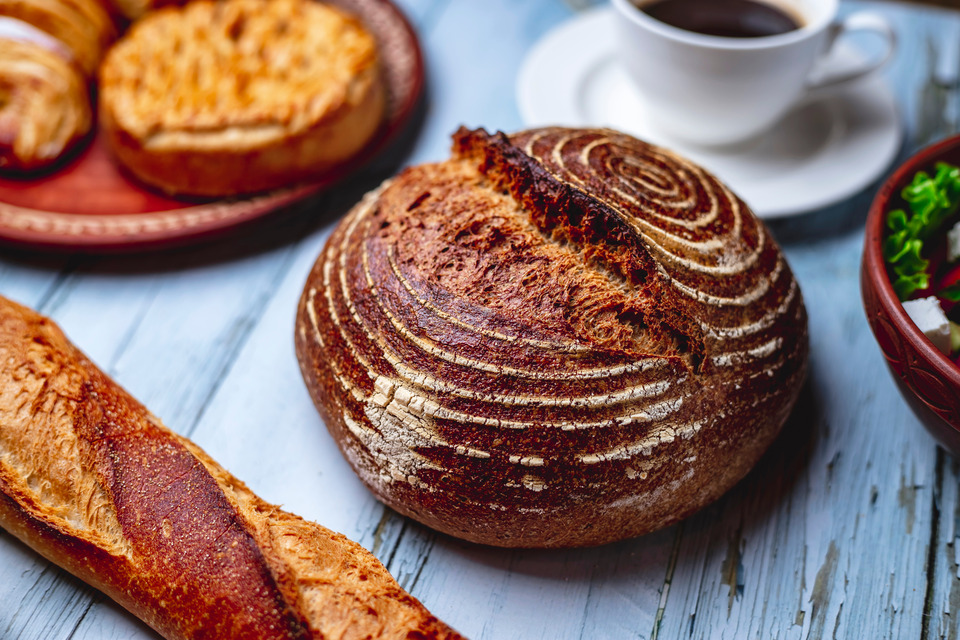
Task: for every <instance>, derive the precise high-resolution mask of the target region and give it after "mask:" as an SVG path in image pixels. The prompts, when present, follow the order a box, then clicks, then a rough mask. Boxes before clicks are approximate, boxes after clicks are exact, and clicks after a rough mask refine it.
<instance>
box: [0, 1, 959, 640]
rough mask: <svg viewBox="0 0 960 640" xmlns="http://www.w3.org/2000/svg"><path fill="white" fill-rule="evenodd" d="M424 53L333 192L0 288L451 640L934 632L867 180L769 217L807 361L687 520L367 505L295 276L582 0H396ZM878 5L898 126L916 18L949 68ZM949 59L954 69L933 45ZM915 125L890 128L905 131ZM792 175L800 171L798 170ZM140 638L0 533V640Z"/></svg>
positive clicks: (934, 22)
mask: <svg viewBox="0 0 960 640" xmlns="http://www.w3.org/2000/svg"><path fill="white" fill-rule="evenodd" d="M400 4H401V5H402V6H403V7H404V8H405V9H406V11H407V12H408V14H409V16H410V18H411V20H412V21H413V22H414V24H415V25H416V27H417V29H418V30H419V33H420V35H421V38H422V42H423V46H424V49H425V53H426V57H427V62H428V69H429V87H428V101H427V106H426V109H425V114H424V121H423V125H422V127H421V128H420V130H419V131H418V132H417V135H416V136H415V137H412V138H411V140H410V142H409V145H408V146H407V147H406V148H404V149H402V150H401V151H400V152H399V153H397V154H394V155H395V157H393V158H383V159H381V160H380V161H378V162H377V165H376V166H374V167H371V168H370V169H368V170H367V171H365V172H364V173H363V175H361V176H358V177H357V178H355V179H352V180H351V181H350V182H349V183H348V184H346V185H344V186H343V187H342V188H340V189H338V190H336V191H335V192H331V193H328V194H326V195H323V196H321V197H318V198H316V199H314V200H312V201H311V202H309V203H307V204H306V205H304V206H303V207H301V208H300V210H299V211H298V212H297V213H296V215H287V216H280V217H278V218H277V219H276V225H275V228H273V229H271V231H270V232H268V233H262V232H259V233H257V234H255V237H251V236H250V235H247V236H240V237H237V238H233V239H231V240H230V242H229V243H223V244H221V245H215V246H212V247H211V246H207V247H203V248H198V249H191V250H182V251H177V252H172V253H164V254H158V255H141V256H135V257H128V258H97V257H76V256H60V257H37V256H30V255H25V254H14V253H10V252H6V251H5V252H4V253H3V254H0V293H2V294H3V295H6V296H9V297H12V298H14V299H16V300H18V301H20V302H22V303H25V304H27V305H30V306H32V307H34V308H37V309H39V310H40V311H42V312H44V313H46V314H49V315H51V316H53V317H54V318H55V319H56V320H57V321H58V322H59V323H60V324H61V325H62V326H63V327H64V329H65V330H66V331H67V333H68V334H69V335H70V336H71V337H72V338H73V340H74V341H75V342H76V343H77V344H78V345H79V346H80V347H81V348H82V349H84V350H85V351H86V352H87V353H88V354H89V355H90V356H91V357H92V358H93V359H94V360H95V361H96V362H98V363H99V364H100V365H101V367H103V368H104V369H105V370H107V371H108V372H109V373H110V374H111V375H112V376H114V377H115V378H116V379H117V380H119V381H120V383H121V384H123V385H124V386H126V387H127V388H128V389H129V390H130V391H131V392H133V393H134V395H136V396H137V397H139V398H140V399H141V400H142V401H143V402H144V403H145V404H146V405H147V406H149V407H150V408H151V409H152V410H153V411H154V412H155V413H156V414H158V415H159V416H161V417H162V418H163V419H164V421H165V422H166V423H167V424H168V425H170V426H171V427H173V428H174V429H176V430H178V431H179V432H181V433H184V434H186V435H188V436H190V437H191V438H193V439H194V440H196V441H197V442H198V443H199V444H200V445H201V446H202V447H204V448H205V449H206V450H207V451H208V452H209V453H210V454H211V455H212V456H213V457H214V458H215V459H217V460H218V461H219V462H221V463H222V464H223V465H224V466H226V467H227V468H228V469H230V470H231V471H232V472H233V473H234V474H236V475H237V476H238V477H240V478H242V479H244V480H245V481H246V482H247V483H248V484H249V485H250V486H251V487H252V488H253V489H254V490H255V491H256V492H258V493H259V494H260V495H261V496H263V497H264V498H266V499H267V500H270V501H272V502H275V503H281V504H283V505H284V506H285V507H286V508H288V509H290V510H292V511H294V512H296V513H299V514H301V515H303V516H305V517H307V518H309V519H313V520H316V521H318V522H320V523H322V524H324V525H326V526H328V527H330V528H333V529H336V530H339V531H341V532H343V533H345V534H346V535H348V536H350V537H351V538H353V539H355V540H358V541H359V542H361V543H362V544H364V545H365V546H367V547H368V548H370V549H371V550H372V551H373V552H374V553H375V554H376V555H377V556H378V557H379V558H380V559H381V560H382V561H383V562H384V563H385V564H386V565H387V567H388V568H389V569H390V571H392V572H393V574H394V575H395V576H396V577H397V578H398V579H399V581H400V582H401V584H402V585H403V586H404V587H406V588H407V589H409V590H410V591H411V592H412V593H413V594H414V595H415V596H416V597H418V598H419V599H421V600H422V601H423V602H424V603H425V604H426V605H427V606H428V607H429V608H430V609H431V610H432V611H433V612H434V613H436V614H437V615H438V616H439V617H441V618H443V619H444V620H446V621H447V622H449V623H450V624H451V625H452V626H454V627H456V628H457V629H459V630H460V631H461V632H463V633H464V634H465V635H467V636H469V637H471V638H474V639H489V640H493V639H518V640H534V639H543V640H563V639H569V638H612V639H619V638H643V639H653V638H665V639H674V638H737V639H753V638H762V639H767V638H778V639H782V640H787V639H801V638H802V639H807V638H811V639H812V638H865V639H872V638H910V639H923V640H929V639H933V638H957V637H958V636H960V563H958V561H960V540H958V537H960V530H958V526H957V525H958V522H960V491H958V483H960V465H958V463H957V461H955V460H953V459H952V458H951V457H950V456H948V455H946V454H945V453H944V452H943V451H942V450H940V449H938V448H937V446H936V445H935V444H934V442H933V440H932V439H931V438H930V437H929V436H928V435H927V434H926V432H924V431H923V430H922V429H921V427H920V426H919V424H918V423H917V422H916V420H915V419H914V417H913V416H912V415H911V414H910V413H909V411H908V409H907V407H906V405H905V404H904V403H903V401H902V400H901V398H900V397H899V395H898V394H897V391H896V389H895V387H894V385H893V383H892V381H891V380H890V378H889V376H888V374H887V372H886V370H885V368H884V365H883V361H882V359H881V356H880V352H879V350H878V349H877V347H876V346H875V344H874V341H873V338H872V336H871V334H870V331H869V329H868V327H867V324H866V321H865V319H864V316H863V313H862V311H861V305H860V295H859V287H858V268H859V262H860V252H861V242H862V225H863V221H864V216H865V213H866V209H867V206H868V203H869V201H870V199H871V197H872V190H873V188H871V189H869V190H867V191H866V192H864V193H862V194H860V195H858V196H856V197H854V198H852V199H850V200H848V201H846V202H843V203H841V204H838V205H836V206H832V207H830V208H828V209H825V210H821V211H816V212H812V213H809V214H807V215H803V216H798V217H795V218H791V219H788V220H783V221H778V222H777V223H776V224H773V225H772V227H773V230H774V232H775V234H776V235H777V237H778V238H779V240H780V241H781V243H782V244H783V245H784V247H785V249H786V252H787V254H788V258H789V260H790V263H791V265H792V266H793V269H794V271H795V272H796V274H797V277H798V279H799V281H800V284H801V287H802V289H803V293H804V296H805V299H806V302H807V308H808V311H809V315H810V335H811V367H810V379H809V383H808V385H807V388H806V391H805V393H804V395H803V397H802V399H801V402H800V405H799V406H798V408H797V410H796V412H795V415H794V418H793V419H792V421H791V422H790V424H789V425H788V426H787V428H786V429H785V431H784V433H783V435H782V437H781V438H780V439H779V441H778V442H777V443H776V445H775V446H774V447H773V449H772V450H771V451H770V452H769V454H768V455H767V456H766V457H765V458H764V459H763V460H762V461H761V463H760V464H759V466H758V468H757V469H756V470H755V471H754V472H753V473H751V474H750V475H749V476H748V477H747V478H746V479H745V480H744V481H743V482H741V483H740V484H739V485H738V486H737V487H736V488H734V489H733V490H732V491H731V492H730V493H729V494H728V495H727V496H726V497H724V498H723V499H721V500H720V501H719V502H717V503H716V504H714V505H713V506H711V507H709V508H707V509H706V510H705V511H703V512H701V513H700V514H698V515H696V516H694V517H692V518H691V519H689V520H687V521H686V522H683V523H682V524H679V525H677V526H674V527H671V528H669V529H667V530H664V531H660V532H658V533H654V534H652V535H649V536H646V537H644V538H640V539H635V540H629V541H625V542H621V543H618V544H613V545H609V546H606V547H602V548H595V549H585V550H574V551H565V552H549V553H548V552H531V551H504V550H498V549H489V548H479V547H476V546H471V545H468V544H465V543H461V542H458V541H456V540H453V539H450V538H447V537H444V536H441V535H437V534H434V533H432V532H431V531H429V530H426V529H424V528H423V527H421V526H419V525H417V524H415V523H413V522H410V521H407V520H405V519H403V518H401V517H399V516H397V515H396V514H394V513H392V512H390V511H388V510H386V509H384V507H382V506H381V505H380V504H379V503H377V502H376V501H375V500H374V499H373V498H372V497H371V496H370V495H369V494H368V493H367V492H366V490H365V489H364V488H363V487H362V486H361V485H360V482H359V481H358V480H357V479H356V477H355V476H354V475H353V473H352V472H351V471H350V469H349V468H348V467H347V465H346V463H345V462H344V461H343V459H342V458H341V457H340V454H339V453H338V451H337V449H336V447H335V446H334V444H333V442H332V441H331V439H330V437H329V436H328V435H327V433H326V430H325V428H324V427H323V424H322V423H321V421H320V419H319V417H318V416H317V413H316V411H315V410H314V408H313V406H312V404H311V403H310V400H309V398H308V396H307V393H306V391H305V389H304V386H303V384H302V382H301V379H300V374H299V372H298V370H297V365H296V361H295V358H294V353H293V318H294V310H295V307H296V302H297V299H298V296H299V294H300V290H301V287H302V285H303V282H304V280H305V278H306V275H307V271H308V269H309V268H310V266H311V264H312V262H313V261H314V259H315V257H316V255H317V254H318V252H319V251H320V248H321V246H322V244H323V242H324V239H325V238H326V236H327V234H328V233H329V231H330V228H331V225H332V224H333V222H334V221H335V220H336V219H337V218H338V217H339V216H340V215H342V214H343V213H344V212H345V211H346V210H347V209H348V208H349V207H350V205H352V204H353V203H354V202H355V201H356V200H357V199H358V198H359V195H360V194H361V193H363V192H364V191H365V190H367V189H369V188H371V187H372V186H374V185H375V184H377V183H378V181H379V180H380V179H382V178H383V177H385V176H386V175H388V174H390V173H392V172H393V171H394V170H395V168H396V166H397V165H403V164H412V163H418V162H424V161H430V160H438V159H442V158H444V157H446V155H447V148H448V145H449V134H450V133H451V132H452V131H453V130H454V129H456V128H457V127H458V126H459V125H460V124H461V123H463V124H467V125H471V126H481V125H482V126H484V127H487V128H489V129H503V130H507V131H509V130H513V129H517V128H520V127H521V126H522V123H521V122H520V118H519V115H518V113H517V110H516V107H515V104H514V81H515V77H516V74H517V71H518V68H519V66H520V64H521V61H522V60H523V57H524V53H525V51H526V50H527V49H528V47H529V46H530V45H531V44H532V43H534V42H535V41H536V40H537V39H538V38H539V37H540V36H541V35H543V34H544V33H546V32H547V31H548V30H549V29H550V28H551V27H553V26H555V25H556V24H558V23H560V22H561V21H563V20H565V19H567V18H568V17H570V16H571V15H572V14H573V12H574V11H575V10H577V9H580V8H583V7H584V5H586V4H589V3H588V2H584V1H581V2H578V3H576V6H575V5H574V3H573V2H570V4H564V3H562V2H561V1H560V0H525V1H524V2H516V1H514V0H487V1H485V2H475V1H471V0H401V2H400ZM863 7H868V8H873V9H876V10H877V11H880V12H881V13H883V14H885V15H886V16H888V17H889V18H891V19H892V20H893V22H894V23H895V24H896V26H897V29H898V31H899V33H900V38H901V46H900V50H899V52H898V54H897V57H896V59H895V60H894V61H893V63H892V64H891V65H890V66H889V67H888V68H887V70H886V75H887V78H888V79H889V81H890V83H891V84H892V86H893V87H895V92H896V95H897V98H898V101H899V105H900V108H901V110H902V115H903V118H904V122H905V124H906V126H907V130H908V136H911V135H912V133H913V132H914V131H915V126H914V116H915V113H916V110H917V102H918V98H917V96H918V94H919V92H920V90H921V87H922V84H923V82H924V80H925V71H926V56H927V47H926V40H925V39H926V38H927V36H928V35H929V36H930V37H931V38H933V39H934V41H935V42H938V43H940V45H941V48H945V49H946V50H947V53H950V52H952V53H951V54H950V55H949V56H948V57H947V62H946V63H945V69H946V70H948V71H949V70H951V69H952V70H956V69H957V67H958V65H960V52H958V48H960V13H954V12H951V11H949V10H943V9H932V8H921V7H919V6H917V5H902V4H898V3H890V2H873V3H871V2H849V3H844V6H843V10H844V11H849V10H853V9H858V8H863ZM951 62H952V65H951ZM915 144H916V142H915V139H914V138H912V137H908V142H907V148H906V149H905V150H904V153H906V151H909V150H910V148H912V147H913V146H914V145H915ZM811 188H815V185H811ZM151 637H154V636H153V635H152V632H151V631H150V630H149V629H148V628H147V627H145V626H144V625H142V624H141V623H140V622H138V621H137V620H136V619H134V618H132V617H131V616H129V615H127V614H126V613H125V612H124V611H122V610H121V609H119V608H118V607H117V606H115V605H113V604H112V603H111V602H110V601H108V600H106V599H105V598H104V597H103V596H101V595H100V594H98V593H97V592H95V591H93V590H92V589H90V588H88V587H86V586H85V585H84V584H82V583H80V582H78V581H77V580H75V579H74V578H72V577H71V576H69V575H67V574H66V573H64V572H63V571H61V570H59V569H58V568H56V567H54V566H51V565H50V564H48V563H47V562H45V561H44V560H42V559H39V558H38V557H37V556H36V555H34V554H33V553H32V552H31V551H29V550H28V549H27V548H26V547H24V546H23V545H21V544H19V543H18V542H17V541H15V540H14V539H13V538H11V537H10V536H9V535H7V534H6V533H3V532H2V531H0V638H4V639H7V638H10V639H13V638H22V639H24V640H34V639H37V640H39V639H42V640H50V639H59V638H76V639H83V638H89V639H97V640H99V639H109V640H112V639H116V638H151Z"/></svg>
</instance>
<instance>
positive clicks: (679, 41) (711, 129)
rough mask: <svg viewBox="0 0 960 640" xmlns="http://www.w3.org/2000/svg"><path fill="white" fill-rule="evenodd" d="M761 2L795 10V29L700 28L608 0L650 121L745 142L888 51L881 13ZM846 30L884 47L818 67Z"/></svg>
mask: <svg viewBox="0 0 960 640" xmlns="http://www.w3.org/2000/svg"><path fill="white" fill-rule="evenodd" d="M653 1H654V0H638V3H639V4H640V5H641V6H642V5H644V4H649V3H651V2H653ZM767 1H768V2H769V4H772V5H774V6H777V7H779V8H782V9H785V10H786V11H787V12H788V13H789V14H790V15H795V16H797V17H798V18H800V19H801V26H800V28H799V29H796V30H794V31H789V32H787V33H782V34H779V35H772V36H761V37H756V38H732V37H719V36H712V35H704V34H701V33H696V32H693V31H686V30H683V29H679V28H677V27H673V26H671V25H668V24H666V23H664V22H661V21H659V20H657V19H655V18H653V17H651V16H649V15H647V14H646V13H644V12H643V11H641V10H640V9H639V8H638V6H637V5H635V4H633V3H631V2H630V0H612V2H613V6H614V8H615V14H616V16H617V18H616V22H617V31H618V33H617V36H618V38H619V53H620V57H621V60H622V62H623V63H624V65H625V67H626V69H627V71H628V72H629V74H630V77H631V78H632V79H633V81H634V83H635V84H636V86H637V88H638V89H639V91H640V93H641V94H642V96H643V99H644V103H645V106H646V107H647V109H646V112H645V116H646V117H649V119H650V121H651V124H652V125H653V126H655V127H657V128H658V129H659V130H661V131H662V132H664V133H665V134H667V135H669V136H673V137H675V138H679V139H681V140H683V141H685V142H689V143H694V144H701V145H707V146H717V145H730V144H734V143H738V142H743V141H745V140H748V139H750V138H753V137H755V136H758V135H759V134H761V133H763V132H764V131H766V130H768V129H770V128H771V127H772V126H773V125H774V124H776V122H777V121H778V120H780V118H782V117H783V116H784V115H785V114H786V112H787V111H789V109H790V107H792V106H793V105H795V104H797V103H798V102H799V101H800V99H801V98H803V97H804V96H806V95H808V94H810V93H811V92H813V91H817V90H820V89H823V88H825V87H831V86H835V85H838V84H841V83H846V82H850V81H852V80H855V79H857V78H860V77H862V76H864V75H867V74H868V73H871V72H872V71H874V70H876V69H877V68H879V67H880V66H881V65H883V63H884V62H886V60H887V59H889V57H890V56H891V55H892V54H893V51H894V48H895V44H896V38H895V34H894V31H893V29H892V28H891V26H890V24H889V23H888V22H887V21H886V20H885V19H884V18H882V17H881V16H879V15H876V14H873V13H868V12H858V13H854V14H852V15H850V16H848V17H846V18H843V19H841V20H837V17H836V16H837V2H838V0H767ZM853 31H871V32H875V33H877V34H879V35H880V36H881V37H882V38H883V39H884V40H885V44H886V47H885V53H884V55H883V56H881V57H880V58H879V59H877V60H873V61H869V62H864V63H862V64H860V65H858V66H856V67H855V68H846V69H844V70H842V71H837V72H835V73H824V69H823V68H821V67H822V65H818V63H822V62H823V60H824V59H825V58H826V56H827V55H828V54H829V52H830V49H831V48H832V47H833V46H834V44H835V43H836V42H837V40H838V38H840V37H841V36H842V35H843V34H845V33H848V32H853Z"/></svg>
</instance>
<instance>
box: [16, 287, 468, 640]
mask: <svg viewBox="0 0 960 640" xmlns="http://www.w3.org/2000/svg"><path fill="white" fill-rule="evenodd" d="M0 526H3V528H5V529H6V530H8V531H9V532H10V533H11V534H13V535H14V536H16V537H17V538H19V539H20V540H22V541H23V542H24V543H26V544H27V545H28V546H30V547H32V548H33V549H35V550H36V551H37V552H39V553H40V554H42V555H43V556H45V557H46V558H48V559H49V560H51V561H53V562H55V563H57V564H58V565H60V566H62V567H64V568H65V569H67V570H68V571H70V572H71V573H73V574H74V575H76V576H78V577H79V578H81V579H82V580H85V581H86V582H89V583H90V584H92V585H94V586H95V587H97V588H98V589H100V590H102V591H103V592H104V593H106V594H107V595H109V596H110V597H111V598H113V599H114V600H116V601H117V602H118V603H120V604H121V605H123V606H124V607H125V608H127V609H128V610H130V611H131V612H132V613H134V614H135V615H136V616H138V617H140V618H141V619H143V620H144V621H145V622H146V623H147V624H149V625H150V626H151V627H153V628H154V629H156V630H157V632H159V633H160V634H161V635H163V636H164V637H166V638H177V639H180V638H184V639H185V638H218V639H219V638H257V639H269V638H344V639H346V638H417V639H424V638H447V639H453V638H460V636H459V635H458V634H457V633H456V632H454V631H452V630H451V629H450V628H448V627H447V626H446V625H444V624H443V623H442V622H440V621H438V620H437V619H436V618H435V617H433V616H432V615H431V614H430V613H429V612H428V611H427V610H426V609H425V608H424V607H423V605H422V604H420V602H418V601H417V600H416V599H414V598H413V597H412V596H410V595H409V594H407V593H406V592H405V591H403V589H402V588H401V587H400V586H399V585H398V584H397V583H396V581H394V579H393V578H392V577H391V576H390V574H389V573H388V572H387V571H386V569H385V568H384V567H383V566H382V565H381V564H380V563H379V562H378V561H377V560H376V558H374V557H373V556H372V555H371V554H370V553H369V552H367V551H366V550H365V549H363V548H362V547H361V546H360V545H358V544H356V543H354V542H351V541H350V540H348V539H346V538H345V537H344V536H342V535H340V534H337V533H333V532H331V531H329V530H327V529H325V528H323V527H321V526H319V525H316V524H313V523H310V522H306V521H304V520H302V519H301V518H299V517H297V516H295V515H292V514H289V513H286V512H284V511H282V510H281V509H279V508H278V507H275V506H272V505H270V504H267V503H265V502H264V501H262V500H261V499H259V498H258V497H257V496H256V495H254V494H253V493H252V492H251V491H250V490H249V489H248V488H247V487H246V486H244V484H243V483H242V482H240V481H239V480H237V479H236V478H234V477H233V476H231V475H230V474H229V473H228V472H227V471H225V470H224V469H222V468H221V467H220V466H218V465H217V463H216V462H214V461H213V460H211V459H210V458H209V457H208V456H207V455H206V454H205V453H204V452H203V451H201V450H200V449H199V448H198V447H197V446H196V445H195V444H193V443H192V442H190V441H189V440H187V439H185V438H182V437H180V436H178V435H177V434H175V433H173V432H172V431H170V430H169V429H167V428H166V427H164V426H163V425H162V424H161V423H160V422H159V420H157V418H155V417H154V416H153V415H151V414H150V413H149V412H148V411H147V410H146V409H145V408H144V407H143V406H142V405H141V404H140V403H138V402H137V401H136V400H135V399H134V398H132V397H131V396H130V395H128V394H127V393H126V392H125V391H124V390H123V389H122V388H120V387H119V386H118V385H117V384H116V383H114V382H113V381H112V380H111V379H110V378H109V377H107V376H106V375H105V374H104V373H103V372H101V371H100V370H99V369H98V368H97V367H96V366H95V365H94V364H92V363H91V362H90V361H89V360H88V359H87V358H86V357H85V356H84V355H83V354H82V353H81V352H80V351H79V350H77V349H76V348H75V347H74V346H73V345H72V344H71V343H70V342H69V341H68V340H67V338H66V337H65V336H64V334H63V333H62V332H61V331H60V329H59V328H58V327H57V326H56V325H55V324H54V323H53V322H51V321H50V320H49V319H47V318H44V317H42V316H40V315H38V314H36V313H35V312H33V311H31V310H29V309H26V308H24V307H22V306H20V305H18V304H16V303H13V302H11V301H9V300H6V299H4V298H0Z"/></svg>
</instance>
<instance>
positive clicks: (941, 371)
mask: <svg viewBox="0 0 960 640" xmlns="http://www.w3.org/2000/svg"><path fill="white" fill-rule="evenodd" d="M940 161H944V162H949V163H951V164H955V165H958V166H960V135H957V136H953V137H951V138H948V139H946V140H943V141H942V142H938V143H936V144H934V145H932V146H929V147H927V148H925V149H923V150H921V151H920V152H918V153H917V154H916V155H914V156H913V157H911V158H910V159H909V160H907V161H906V162H905V163H904V164H903V165H902V166H900V167H899V168H898V169H897V170H896V172H895V173H894V174H893V175H892V176H890V178H889V179H888V180H887V181H886V182H885V183H884V184H883V186H882V187H881V188H880V191H879V192H878V193H877V195H876V197H875V198H874V199H873V204H872V205H871V206H870V213H869V214H868V216H867V228H866V236H865V238H864V248H863V262H862V264H861V270H860V292H861V294H862V295H863V305H864V308H865V309H866V313H867V321H868V322H869V323H870V328H871V329H872V330H873V335H874V336H875V337H876V339H877V343H878V344H879V345H880V349H881V350H882V351H883V355H884V356H885V357H886V360H887V365H888V366H889V368H890V372H891V373H892V374H893V379H894V380H895V381H896V382H897V386H898V387H899V388H900V392H901V393H902V394H903V397H904V398H906V400H907V403H908V404H909V405H910V406H911V407H912V408H913V411H914V413H915V414H916V415H917V417H918V418H919V419H920V421H921V422H922V423H923V424H924V426H926V428H927V429H928V430H929V431H930V433H931V434H933V436H934V437H935V438H936V439H937V440H938V441H939V442H940V443H941V444H942V445H943V446H944V447H946V448H947V449H948V450H949V451H951V452H952V453H953V454H954V455H955V456H960V367H958V366H957V365H956V364H954V363H953V361H952V360H950V359H949V358H948V357H947V356H945V355H944V354H943V353H941V352H940V350H939V349H937V348H936V347H935V346H933V343H932V342H930V341H929V340H928V339H927V337H926V336H925V335H923V333H921V331H920V330H919V329H918V328H917V326H916V325H915V324H914V323H913V321H912V320H911V319H910V317H909V316H908V315H907V312H906V311H904V310H903V306H902V305H901V304H900V301H899V300H898V299H897V296H896V294H895V293H894V292H893V286H892V285H891V284H890V279H889V277H888V276H887V269H886V264H885V263H884V260H883V255H882V252H881V246H882V243H883V238H884V235H885V231H886V225H885V218H886V213H887V211H889V210H891V209H896V208H899V207H902V206H903V201H902V199H901V197H900V192H901V190H902V189H903V187H904V186H906V185H907V184H908V183H909V182H910V181H911V180H912V179H913V176H914V175H915V174H916V173H917V171H920V170H932V169H933V166H934V165H935V164H936V163H937V162H940Z"/></svg>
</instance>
